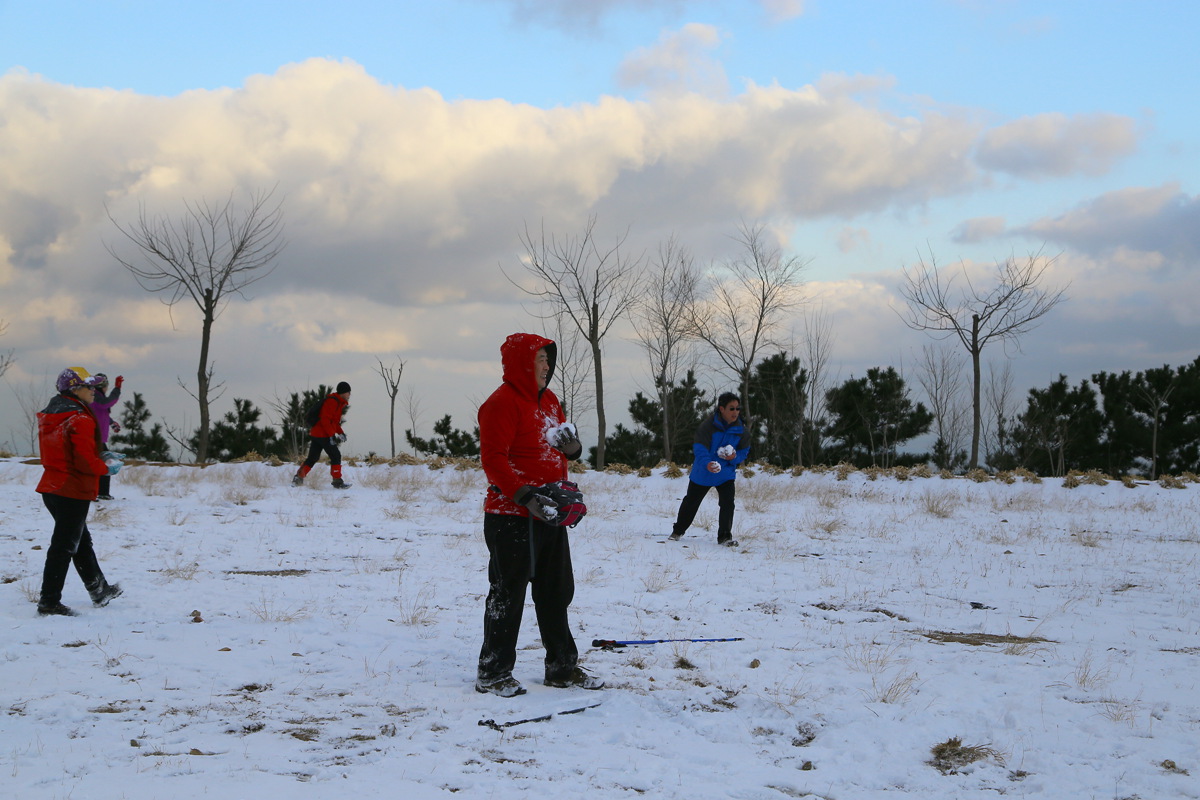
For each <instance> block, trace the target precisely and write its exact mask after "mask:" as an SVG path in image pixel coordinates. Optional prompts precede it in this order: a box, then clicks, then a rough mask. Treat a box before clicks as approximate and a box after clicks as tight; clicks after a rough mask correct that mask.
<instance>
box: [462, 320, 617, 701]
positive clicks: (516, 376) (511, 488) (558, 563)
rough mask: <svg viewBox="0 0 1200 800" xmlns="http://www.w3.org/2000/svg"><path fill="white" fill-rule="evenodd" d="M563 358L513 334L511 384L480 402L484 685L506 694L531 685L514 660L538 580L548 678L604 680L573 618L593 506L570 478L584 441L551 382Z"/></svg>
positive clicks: (558, 682) (507, 345) (480, 687)
mask: <svg viewBox="0 0 1200 800" xmlns="http://www.w3.org/2000/svg"><path fill="white" fill-rule="evenodd" d="M557 356H558V348H557V345H555V343H554V342H553V341H552V340H550V339H547V338H545V337H542V336H538V335H536V334H532V333H514V334H513V335H512V336H509V337H508V338H507V339H506V340H505V341H504V344H503V345H501V347H500V358H501V363H502V364H503V367H504V383H502V384H501V385H500V387H499V388H498V389H496V391H494V392H493V393H492V395H491V396H490V397H489V398H488V399H487V400H486V401H484V403H483V405H482V406H480V407H479V454H480V461H481V462H482V464H483V471H484V475H485V476H486V478H487V481H488V484H489V487H488V491H487V495H486V498H485V500H484V506H483V510H484V514H483V537H484V541H485V542H486V543H487V548H488V555H489V560H488V584H489V586H488V596H487V601H486V603H485V604H484V615H483V646H482V647H481V648H480V651H479V665H478V668H477V670H476V678H475V691H477V692H480V693H486V694H495V695H499V696H500V697H514V696H516V695H520V694H524V693H525V687H523V686H522V685H521V683H520V681H518V680H517V679H516V678H514V677H513V667H514V666H515V665H516V659H517V634H518V633H519V632H520V629H521V615H522V611H523V610H524V607H525V591H526V589H525V587H526V586H527V585H529V584H532V586H533V605H534V609H535V610H536V613H537V621H538V629H539V630H540V632H541V634H542V644H543V645H544V646H545V648H546V658H545V671H546V672H545V675H546V677H545V685H546V686H551V687H555V688H570V687H578V688H583V689H600V688H602V687H603V686H604V681H603V680H601V679H600V678H597V677H596V676H594V675H591V674H589V673H588V672H585V671H584V670H583V669H582V668H581V667H580V666H579V650H578V648H577V647H576V645H575V638H574V636H572V634H571V628H570V623H569V620H568V616H567V608H568V607H569V606H570V605H571V600H572V599H573V598H574V596H575V577H574V573H573V571H572V567H571V548H570V543H569V541H568V539H567V527H570V526H573V525H575V524H577V523H578V522H579V520H580V519H581V518H582V517H583V515H584V514H586V513H587V507H586V506H585V505H584V504H583V495H582V493H580V492H579V489H578V487H577V486H576V485H575V484H574V483H571V482H570V481H568V480H566V478H567V462H568V460H570V459H573V458H578V457H579V455H580V454H581V453H582V452H583V445H582V444H580V442H579V437H578V435H577V433H576V430H575V426H574V425H572V424H571V423H569V422H567V421H566V415H565V414H563V410H562V406H561V405H560V404H559V402H558V397H556V396H555V394H554V392H553V391H551V390H550V389H549V388H548V386H549V383H550V379H551V378H552V377H553V375H554V364H555V360H556V359H557Z"/></svg>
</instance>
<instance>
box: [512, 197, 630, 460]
mask: <svg viewBox="0 0 1200 800" xmlns="http://www.w3.org/2000/svg"><path fill="white" fill-rule="evenodd" d="M627 236H628V233H626V234H625V235H622V236H620V237H618V238H617V240H616V241H615V242H614V243H613V245H612V246H611V247H602V246H601V245H600V244H599V242H597V241H596V217H595V216H591V217H589V218H588V221H587V224H586V225H585V226H584V229H583V232H582V233H581V234H579V235H578V236H568V237H564V238H561V239H560V238H558V237H556V236H553V235H551V236H550V237H549V238H547V236H546V232H545V229H544V228H543V230H542V232H541V234H540V237H539V238H534V235H533V234H532V233H530V231H529V228H528V227H526V228H525V232H524V233H523V234H522V235H521V244H522V245H523V246H524V247H525V255H526V261H525V269H526V271H527V272H528V273H529V275H530V276H532V277H533V278H534V280H535V282H536V284H537V285H536V286H534V287H533V288H530V287H528V286H523V285H522V284H520V283H517V282H516V281H513V280H512V278H509V280H510V281H511V282H512V283H513V285H515V286H517V287H518V288H520V289H521V290H522V291H524V292H525V293H526V294H528V295H530V296H532V297H536V298H538V299H539V300H541V301H542V302H544V303H545V304H547V305H548V306H549V307H550V314H549V316H559V315H561V316H564V317H565V318H566V319H569V320H571V322H572V324H574V325H575V327H576V328H577V329H578V330H579V333H580V334H581V335H582V336H583V339H584V341H586V342H587V343H588V345H589V347H590V348H591V351H592V376H593V382H594V384H595V391H596V394H595V401H596V467H597V468H600V467H603V466H604V437H605V435H606V433H607V425H606V422H605V415H604V359H603V354H602V352H601V346H602V344H603V342H604V337H605V336H607V335H608V332H609V331H610V330H611V329H612V327H613V325H614V324H615V323H616V322H617V320H619V319H620V318H621V317H622V316H624V315H625V314H626V313H628V312H629V309H630V307H631V306H632V304H633V301H634V298H636V297H637V296H638V293H639V292H640V291H641V289H640V280H639V279H640V268H641V258H640V257H639V258H636V259H631V258H629V257H627V256H626V255H624V254H623V253H622V252H621V247H622V246H623V245H624V244H625V239H626V237H627ZM506 277H507V275H506Z"/></svg>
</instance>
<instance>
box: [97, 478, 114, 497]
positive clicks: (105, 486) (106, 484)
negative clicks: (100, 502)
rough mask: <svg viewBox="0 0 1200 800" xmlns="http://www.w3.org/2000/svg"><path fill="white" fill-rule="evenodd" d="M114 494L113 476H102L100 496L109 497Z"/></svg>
mask: <svg viewBox="0 0 1200 800" xmlns="http://www.w3.org/2000/svg"><path fill="white" fill-rule="evenodd" d="M111 494H112V475H101V476H100V496H101V497H107V496H108V495H111Z"/></svg>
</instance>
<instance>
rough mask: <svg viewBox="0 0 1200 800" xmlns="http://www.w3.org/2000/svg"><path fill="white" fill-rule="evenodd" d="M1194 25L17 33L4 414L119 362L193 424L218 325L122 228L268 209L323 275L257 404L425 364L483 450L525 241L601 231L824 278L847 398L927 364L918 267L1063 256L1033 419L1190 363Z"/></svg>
mask: <svg viewBox="0 0 1200 800" xmlns="http://www.w3.org/2000/svg"><path fill="white" fill-rule="evenodd" d="M1198 23H1200V11H1197V6H1196V4H1194V3H1188V2H1103V1H1102V2H1089V3H1084V2H1036V3H1035V2H1016V1H1015V0H1014V1H1013V2H1006V1H1004V0H997V1H996V2H971V1H970V0H962V1H961V2H953V1H951V0H943V1H942V2H936V1H934V0H924V1H918V2H883V1H882V0H878V1H875V2H836V3H835V2H832V1H831V0H804V1H803V2H802V1H801V0H769V1H767V0H764V2H748V1H744V0H734V1H730V0H724V1H721V2H718V1H717V0H712V1H700V0H697V1H693V2H688V1H686V0H597V1H596V2H558V1H556V0H458V1H457V2H428V3H426V2H420V3H418V2H394V3H384V2H371V3H361V2H359V3H356V2H346V3H328V2H204V3H200V2H195V3H169V2H154V3H150V2H87V3H85V2H71V3H67V2H54V1H53V0H49V1H48V2H14V1H13V0H0V159H5V160H8V167H7V168H4V167H0V178H2V180H0V288H2V289H3V295H4V296H5V299H3V300H0V319H3V320H5V321H6V322H8V324H9V330H8V332H7V334H6V335H5V337H4V339H0V345H2V346H3V347H4V348H5V349H7V348H10V347H11V348H13V349H14V350H15V351H16V355H17V357H18V362H17V366H16V367H14V368H13V370H11V371H10V373H9V375H8V376H7V378H6V380H8V381H9V382H10V384H11V383H14V382H15V383H16V384H18V385H21V384H28V383H36V382H37V381H39V380H41V379H42V377H43V376H44V375H47V374H52V373H54V372H57V369H58V368H59V367H58V362H59V361H61V360H63V359H64V358H66V359H68V360H72V361H77V360H80V359H85V360H86V359H92V360H94V361H100V362H118V363H119V364H126V365H128V366H127V367H125V369H128V370H129V371H131V372H135V373H141V374H143V375H145V376H146V377H145V381H144V382H143V383H142V384H141V386H142V388H143V389H146V390H147V392H148V394H149V395H150V396H149V398H148V399H149V401H150V405H151V408H152V410H155V411H156V412H159V413H162V414H163V415H164V416H168V415H170V414H175V415H176V419H178V418H179V415H183V414H186V413H187V412H186V407H187V406H186V396H183V397H179V396H178V395H182V392H181V390H179V389H178V388H177V387H176V388H174V389H172V387H173V386H174V384H175V376H176V374H187V373H188V371H189V369H192V370H193V371H194V368H189V367H188V366H187V365H188V364H190V362H191V361H192V360H193V358H194V356H193V354H192V352H191V351H192V350H193V349H194V346H193V345H194V342H193V341H191V340H189V339H188V333H189V328H188V326H189V325H193V321H192V320H190V318H189V317H188V316H187V315H186V314H182V315H181V314H179V313H178V310H177V313H176V315H175V319H170V320H168V322H167V323H166V324H167V327H166V328H163V327H162V324H163V323H162V322H161V321H159V322H154V321H153V318H154V316H155V315H159V316H161V315H162V313H163V312H162V310H161V306H160V305H158V304H156V301H155V299H154V298H147V297H145V295H144V293H141V292H140V290H139V289H138V288H137V287H136V285H131V284H132V281H131V280H130V279H129V277H128V276H127V275H123V274H122V273H121V272H120V271H119V268H118V269H116V270H114V267H113V264H112V261H111V258H109V257H107V256H106V254H105V253H104V250H103V243H104V242H105V241H108V238H106V237H110V234H111V233H112V226H111V223H110V222H109V221H108V220H107V218H106V214H105V209H106V204H107V209H108V211H109V212H111V213H113V214H114V216H115V217H116V218H117V219H123V218H125V217H123V216H122V215H128V214H130V213H132V210H133V209H135V208H136V207H137V204H138V203H147V202H148V203H152V204H155V206H154V207H156V208H158V207H164V208H165V207H169V204H170V203H171V202H172V201H173V200H179V199H184V198H187V197H196V196H202V195H209V194H212V193H217V194H225V193H228V192H230V191H232V190H234V189H242V188H247V187H249V186H252V185H259V186H261V185H264V184H267V185H278V186H280V187H281V188H282V190H283V194H285V195H286V196H287V198H288V205H289V208H288V217H289V220H290V222H291V230H292V232H293V235H292V244H293V246H292V248H291V252H290V253H289V255H288V257H287V262H286V263H285V264H284V265H283V267H282V268H281V269H280V270H279V271H278V274H277V275H275V276H273V278H272V279H271V281H267V282H264V284H263V285H262V287H261V291H262V293H263V294H262V295H260V296H259V302H258V303H257V304H256V305H254V306H253V308H242V309H235V307H233V306H231V308H230V311H229V312H228V313H229V315H230V316H231V317H234V319H231V320H229V321H228V322H226V323H224V324H226V325H227V326H228V328H227V329H225V330H221V331H219V333H218V337H219V338H218V341H217V342H216V347H215V350H216V358H217V360H218V362H219V365H220V363H224V364H225V367H226V369H228V370H229V379H230V383H231V385H232V386H233V387H236V388H232V390H231V391H230V392H229V393H228V394H227V396H226V398H225V402H226V403H227V404H231V402H232V397H233V396H239V397H240V396H250V397H252V398H253V399H255V400H256V401H257V402H260V403H261V402H262V400H263V398H264V397H270V396H271V395H272V393H279V392H283V391H285V390H287V389H290V388H295V387H296V386H297V385H299V384H303V383H305V382H306V381H308V382H312V383H315V382H317V381H320V380H326V381H328V380H329V379H330V378H329V377H327V376H328V373H329V372H331V371H337V370H341V371H342V372H344V373H346V374H353V375H356V376H359V377H360V378H361V380H362V381H363V382H368V381H370V380H371V378H370V366H371V364H372V363H373V358H374V356H375V355H377V354H376V353H375V352H374V350H375V349H376V348H378V349H379V350H380V351H381V352H382V353H383V354H384V355H386V354H387V352H389V351H396V350H403V352H404V354H405V355H406V356H407V357H408V358H409V359H410V365H409V373H410V374H412V375H413V379H414V382H415V383H416V384H418V385H419V386H421V387H422V388H421V390H420V394H421V395H422V396H423V397H427V398H429V399H428V400H427V401H426V406H427V407H429V406H432V407H437V408H448V409H452V410H453V411H454V413H455V416H456V419H459V418H462V417H469V416H470V415H471V414H472V413H473V403H475V402H478V401H479V400H480V399H482V398H481V396H485V395H486V392H487V391H488V388H487V384H489V383H491V382H492V381H493V375H492V373H493V372H494V369H493V368H492V367H491V366H490V362H491V361H492V356H493V354H494V352H495V348H494V345H493V343H492V341H491V340H492V339H495V338H496V337H497V336H498V335H500V332H501V331H504V330H509V329H513V328H516V327H521V326H531V325H532V324H534V323H533V321H532V319H531V318H530V317H529V316H528V315H527V314H525V313H524V310H523V309H521V308H520V303H519V299H515V298H512V297H507V296H501V295H502V294H503V292H504V284H503V282H497V281H496V274H495V273H496V272H497V271H496V269H495V268H496V266H497V264H503V263H505V262H506V261H507V262H510V263H511V262H512V261H513V260H514V257H515V253H516V252H517V250H518V249H519V248H518V247H517V246H516V243H515V238H516V237H515V234H516V230H517V229H518V228H519V226H520V225H521V224H522V223H523V222H529V221H530V220H534V221H536V220H538V219H541V220H542V221H546V220H550V222H551V223H552V225H557V226H559V227H558V230H562V231H564V232H566V231H570V230H573V229H575V227H576V226H578V224H579V222H580V220H581V219H583V218H585V217H586V215H588V214H597V215H598V216H599V218H600V221H601V224H602V227H604V226H607V227H608V229H609V230H611V231H613V232H614V235H615V232H619V231H622V230H628V231H629V233H630V237H631V245H632V246H637V247H641V248H644V249H647V250H651V249H653V247H654V244H655V243H656V242H658V241H661V240H662V239H663V238H664V237H665V236H667V235H669V234H672V233H674V234H676V235H680V236H682V237H683V238H684V239H685V240H686V241H687V242H689V243H690V246H691V247H692V249H693V251H694V252H695V254H696V256H697V258H698V259H700V260H701V261H712V262H719V261H720V260H721V259H722V258H727V257H729V252H728V249H727V248H728V243H729V241H730V235H731V234H732V233H733V232H734V230H735V229H736V226H737V225H738V224H739V222H744V221H747V220H752V221H763V222H765V223H766V224H768V225H769V226H770V228H771V230H772V231H773V232H775V233H777V234H778V236H779V237H780V239H779V241H780V244H781V246H782V247H783V248H785V250H787V251H788V252H794V253H797V254H801V255H803V256H804V257H805V258H811V259H812V265H811V267H810V269H809V272H808V279H809V281H810V285H809V287H808V288H807V290H806V291H807V293H808V296H809V299H810V301H812V303H813V304H820V305H821V306H822V307H823V308H825V309H827V310H828V312H829V313H830V314H831V316H832V318H833V319H834V322H835V329H836V330H835V335H836V338H837V341H838V346H839V348H840V351H839V352H838V354H837V359H838V360H839V362H840V369H841V374H842V377H843V378H844V377H848V376H849V375H850V374H862V372H863V371H864V370H865V368H866V367H869V366H874V365H879V364H895V365H898V366H900V365H903V364H904V363H906V362H911V361H912V360H913V352H914V351H915V350H919V349H920V347H921V344H922V342H923V341H924V340H923V339H922V337H920V336H919V335H916V334H911V333H910V332H905V331H904V330H903V329H901V330H895V329H894V327H895V325H896V323H897V317H896V315H894V314H892V313H891V312H890V311H887V306H888V305H889V304H894V299H895V292H894V288H895V284H896V281H897V279H898V275H899V272H898V271H899V270H900V269H901V268H902V267H905V266H907V265H911V264H912V263H913V261H914V260H915V258H916V256H917V253H918V252H925V253H926V254H929V253H933V254H935V255H936V257H937V258H938V259H939V261H940V262H942V263H950V264H953V263H955V262H957V261H958V260H959V259H966V260H967V261H968V262H969V263H971V264H972V265H976V266H979V265H986V264H988V263H990V262H992V261H994V260H996V259H1000V258H1004V257H1006V256H1008V255H1010V254H1017V255H1022V256H1023V255H1024V254H1026V253H1027V252H1029V251H1031V250H1036V249H1038V248H1043V247H1044V248H1045V252H1048V253H1051V254H1057V255H1058V257H1059V260H1058V262H1056V266H1055V269H1054V271H1053V272H1054V277H1055V278H1056V279H1057V280H1058V282H1059V283H1061V284H1063V285H1067V284H1070V286H1071V292H1070V294H1071V296H1072V297H1073V302H1070V303H1068V304H1065V305H1064V306H1063V309H1062V311H1061V313H1056V315H1055V316H1054V318H1053V319H1051V320H1048V321H1047V323H1046V325H1045V329H1044V331H1043V332H1042V333H1039V334H1037V335H1036V336H1034V337H1030V338H1029V339H1028V340H1027V341H1025V342H1024V343H1023V350H1024V354H1023V355H1022V356H1021V357H1020V358H1018V359H1017V360H1016V361H1014V366H1015V367H1016V368H1017V369H1018V370H1019V372H1018V375H1019V378H1018V381H1017V384H1018V389H1019V391H1020V392H1022V393H1023V392H1024V390H1025V389H1026V388H1029V387H1030V386H1034V385H1039V386H1041V385H1045V384H1046V383H1048V382H1049V381H1050V380H1053V379H1054V378H1055V377H1056V376H1057V374H1058V373H1060V372H1061V373H1064V374H1068V375H1070V376H1071V377H1072V379H1073V380H1078V379H1082V378H1084V377H1087V376H1088V375H1089V374H1091V372H1094V371H1096V370H1099V369H1107V370H1110V371H1111V370H1114V369H1115V370H1120V369H1134V370H1137V369H1144V368H1146V367H1150V366H1156V365H1159V364H1162V363H1181V362H1182V361H1190V360H1191V359H1192V358H1194V357H1195V355H1196V349H1197V348H1196V344H1197V342H1200V335H1197V334H1198V333H1200V325H1198V323H1197V319H1196V316H1195V315H1194V314H1192V313H1190V312H1189V311H1188V310H1187V309H1186V308H1185V307H1184V304H1181V302H1180V297H1181V296H1186V295H1187V293H1188V292H1190V291H1192V290H1193V289H1196V288H1197V281H1196V276H1195V269H1194V263H1195V260H1194V257H1195V256H1196V255H1197V254H1198V253H1200V245H1198V244H1197V235H1198V234H1197V233H1196V232H1195V229H1196V227H1197V226H1196V225H1195V224H1194V223H1195V222H1196V220H1197V216H1198V212H1197V205H1198V204H1197V200H1196V192H1197V183H1198V182H1200V181H1198V177H1200V176H1197V166H1196V165H1197V164H1198V163H1200V152H1198V150H1200V122H1198V120H1197V111H1196V107H1195V103H1194V102H1193V101H1192V100H1191V94H1192V92H1191V91H1190V88H1189V87H1190V84H1191V82H1192V81H1193V80H1194V76H1195V75H1196V74H1198V72H1200V59H1198V58H1197V56H1196V55H1195V47H1194V43H1193V42H1192V39H1193V38H1194V32H1195V31H1196V30H1200V24H1198ZM110 89H111V90H116V93H115V94H114V92H112V91H106V90H110ZM422 90H432V93H430V92H423V91H422ZM433 93H436V94H433ZM1181 228H1182V230H1181ZM968 232H969V233H968ZM343 256H345V257H346V258H348V259H349V262H348V263H349V264H351V266H346V267H343V268H341V269H342V271H341V272H339V274H338V278H339V279H338V280H336V281H331V280H330V272H331V269H330V267H329V261H330V260H337V259H338V258H341V257H343ZM979 268H983V267H982V266H979ZM391 270H400V271H402V272H403V276H402V277H401V278H399V279H397V280H393V276H392V275H391V274H390V272H389V271H391ZM448 273H455V274H458V275H459V280H458V281H457V285H443V284H441V283H439V280H438V278H439V276H442V277H444V276H445V275H446V274H448ZM71 287H77V293H76V294H70V295H69V296H68V294H67V293H69V292H70V291H71ZM462 287H469V290H466V291H460V290H461V289H462ZM509 288H511V287H509ZM89 292H90V293H91V294H92V296H93V297H95V298H98V299H101V300H102V302H101V303H100V304H99V305H100V306H101V308H105V309H113V308H116V307H120V308H122V309H123V311H122V313H121V314H120V315H118V316H116V317H113V316H110V315H109V314H106V312H104V311H101V310H96V309H93V308H92V306H91V305H90V304H89V303H88V302H86V301H81V299H80V297H82V296H84V293H89ZM76 306H78V307H79V308H80V309H82V315H83V316H82V318H80V317H79V316H78V315H77V316H75V317H73V318H72V323H71V324H70V325H66V326H64V325H63V324H62V323H61V321H59V320H57V319H56V318H55V314H61V313H64V312H62V311H61V309H64V308H75V307H76ZM297 318H299V319H297ZM385 318H386V319H395V320H400V322H396V323H395V324H394V326H392V327H388V326H386V325H384V323H383V322H382V321H380V320H382V319H385ZM114 320H136V323H133V322H129V323H121V322H119V321H114ZM364 320H374V322H373V324H365V323H364V324H361V325H360V323H361V322H362V321H364ZM405 320H409V321H410V322H408V323H406V322H404V321H405ZM481 320H489V321H492V320H494V324H483V323H482V322H481ZM466 322H470V323H472V324H465V323H466ZM791 323H792V324H791V328H792V330H793V331H799V330H801V329H802V327H803V324H802V323H803V320H802V319H800V318H797V319H795V320H792V321H791ZM172 324H173V325H174V327H171V325H172ZM406 325H407V326H413V327H411V328H410V327H406ZM443 326H444V327H443ZM72 328H75V329H76V330H74V331H72ZM125 328H128V329H125ZM147 331H150V332H153V333H152V334H150V336H151V338H152V339H154V340H155V342H156V343H155V344H154V345H151V344H149V343H148V342H147V340H146V332H147ZM434 331H437V334H436V335H434V333H433V332H434ZM168 332H169V333H168ZM78 337H82V338H83V339H84V340H85V342H86V343H85V344H80V343H79V342H77V341H72V339H73V338H78ZM794 338H795V337H794V336H793V340H794ZM247 339H249V340H252V341H259V342H262V346H263V347H264V348H267V349H271V350H281V349H282V350H286V351H288V352H290V353H293V354H294V355H295V356H296V359H297V360H298V361H299V363H303V364H305V365H306V366H305V374H304V375H295V374H291V373H289V372H288V371H287V370H285V369H281V368H278V367H276V366H275V365H274V364H275V360H268V364H267V365H264V364H263V363H262V360H263V359H262V356H261V354H260V355H258V356H257V357H256V356H255V354H253V353H247V352H245V350H246V349H245V348H240V347H238V346H237V345H238V343H240V342H243V341H246V340H247ZM100 341H102V342H104V346H99V345H98V344H97V342H100ZM611 350H612V353H611V358H612V359H613V363H614V369H613V372H614V373H615V374H617V375H618V378H617V380H616V381H615V382H614V386H615V388H614V390H613V396H612V397H610V398H609V403H610V408H611V407H620V408H623V406H624V403H625V400H626V398H627V397H628V396H629V394H630V393H631V390H632V388H633V387H636V386H638V385H639V382H641V381H643V378H641V377H640V375H639V367H638V357H637V355H636V352H631V350H630V347H629V345H628V343H627V342H624V341H623V340H619V339H614V341H613V345H612V346H611ZM73 351H74V352H76V353H78V357H77V358H73V357H71V356H70V354H71V353H72V352H73ZM997 355H999V354H997ZM120 368H121V367H120V366H109V367H108V371H110V372H113V371H118V370H119V369H120ZM218 369H220V366H218ZM172 370H173V371H172ZM334 380H336V378H334ZM375 380H378V378H376V379H375ZM712 380H713V384H714V388H718V387H717V384H721V383H722V381H723V379H722V378H721V377H719V376H715V377H713V379H712ZM150 387H154V389H153V390H152V391H151V390H150ZM172 392H174V394H172ZM435 397H436V398H439V399H437V400H434V399H433V398H435ZM362 402H363V404H364V405H367V406H368V407H369V406H370V405H374V401H368V400H367V399H366V398H363V401H362ZM160 407H161V412H160V411H159V408H160ZM371 413H373V414H377V411H375V410H372V412H371ZM13 415H14V414H13V411H12V406H11V404H10V405H9V407H8V409H7V412H6V410H5V409H4V408H2V407H0V442H4V441H5V440H9V441H11V440H13V439H14V438H17V437H16V436H15V435H14V433H11V432H10V431H18V432H19V430H20V428H21V425H20V423H19V422H14V421H13V419H12V417H13ZM193 417H194V413H193ZM178 424H180V425H186V424H188V423H187V422H186V421H179V422H178ZM423 424H424V425H425V426H426V428H427V427H428V425H429V424H431V420H424V421H423ZM584 424H586V422H585V423H584ZM372 435H373V436H376V435H377V434H372Z"/></svg>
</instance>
